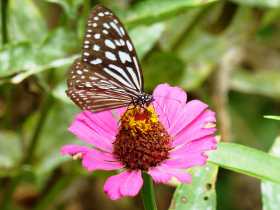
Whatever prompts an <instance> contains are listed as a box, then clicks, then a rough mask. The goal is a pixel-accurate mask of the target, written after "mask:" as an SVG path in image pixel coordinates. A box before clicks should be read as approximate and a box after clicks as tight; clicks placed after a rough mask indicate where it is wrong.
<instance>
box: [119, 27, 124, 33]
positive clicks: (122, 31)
mask: <svg viewBox="0 0 280 210" xmlns="http://www.w3.org/2000/svg"><path fill="white" fill-rule="evenodd" d="M119 28H120V31H121V34H122V35H125V32H124V29H123V27H121V26H120V27H119Z"/></svg>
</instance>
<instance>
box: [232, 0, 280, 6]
mask: <svg viewBox="0 0 280 210" xmlns="http://www.w3.org/2000/svg"><path fill="white" fill-rule="evenodd" d="M232 1H234V2H237V3H239V4H243V5H248V6H257V7H279V6H280V0H232Z"/></svg>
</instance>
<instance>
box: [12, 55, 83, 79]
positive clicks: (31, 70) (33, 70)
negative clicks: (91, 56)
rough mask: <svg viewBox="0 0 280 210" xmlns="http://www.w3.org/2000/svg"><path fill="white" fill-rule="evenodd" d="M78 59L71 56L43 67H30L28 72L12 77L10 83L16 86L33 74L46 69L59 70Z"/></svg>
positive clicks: (76, 56)
mask: <svg viewBox="0 0 280 210" xmlns="http://www.w3.org/2000/svg"><path fill="white" fill-rule="evenodd" d="M78 57H79V56H78V55H73V56H70V57H68V58H61V59H56V60H53V61H51V62H49V63H48V64H45V65H34V66H31V67H30V68H29V69H28V71H23V72H20V73H18V74H17V75H16V76H14V77H13V78H12V79H11V82H12V83H14V84H18V83H20V82H22V81H23V80H24V79H26V78H27V77H29V76H31V75H33V74H38V73H40V72H42V71H44V70H46V69H51V68H59V67H62V66H66V65H70V64H71V63H73V61H74V60H75V59H76V58H78Z"/></svg>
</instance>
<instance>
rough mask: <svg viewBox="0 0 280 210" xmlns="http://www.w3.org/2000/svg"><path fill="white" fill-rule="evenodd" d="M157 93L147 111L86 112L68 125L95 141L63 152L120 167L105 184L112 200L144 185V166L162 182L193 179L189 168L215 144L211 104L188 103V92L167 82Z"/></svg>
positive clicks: (90, 163) (97, 166) (103, 166)
mask: <svg viewBox="0 0 280 210" xmlns="http://www.w3.org/2000/svg"><path fill="white" fill-rule="evenodd" d="M153 97H154V99H155V101H154V102H153V106H150V107H148V108H147V110H145V111H143V109H142V110H141V111H139V109H136V108H134V109H132V110H129V109H128V111H126V109H125V108H120V109H115V110H110V111H104V112H98V113H92V112H90V111H83V112H81V113H80V114H78V116H77V117H76V119H75V120H74V122H73V123H72V125H71V126H70V127H69V130H70V131H71V132H72V133H74V134H75V135H76V136H77V137H78V138H80V139H81V140H82V141H83V142H85V143H86V144H89V145H91V146H90V147H86V146H79V145H66V146H64V147H63V148H62V149H61V152H62V154H63V155H66V154H67V155H72V156H73V157H79V158H81V159H82V164H83V166H84V167H85V168H86V169H87V170H88V171H95V170H108V171H109V170H118V171H119V174H117V175H114V176H111V177H109V178H108V179H107V181H106V183H105V185H104V191H105V193H106V194H107V195H108V196H109V197H110V198H111V199H112V200H116V199H119V198H121V197H124V196H135V195H137V194H138V192H139V191H140V189H141V187H142V185H143V179H142V176H141V172H142V171H145V172H146V173H148V174H149V175H151V177H152V178H153V180H154V181H155V182H157V183H167V182H169V181H170V180H171V178H176V179H177V180H178V181H180V182H182V183H190V182H191V176H190V174H188V173H187V172H186V170H185V169H187V168H190V167H193V166H198V165H200V166H201V165H204V164H205V163H206V160H207V156H206V155H205V152H206V151H208V150H213V149H215V148H216V144H217V143H216V140H215V137H214V134H215V131H216V128H215V121H216V119H215V113H214V112H212V111H211V110H209V109H208V106H207V105H206V104H204V103H202V102H201V101H198V100H192V101H189V102H187V103H186V101H187V96H186V93H185V92H184V91H183V90H182V89H180V88H178V87H171V86H169V85H168V84H161V85H158V86H157V87H156V89H155V90H154V93H153Z"/></svg>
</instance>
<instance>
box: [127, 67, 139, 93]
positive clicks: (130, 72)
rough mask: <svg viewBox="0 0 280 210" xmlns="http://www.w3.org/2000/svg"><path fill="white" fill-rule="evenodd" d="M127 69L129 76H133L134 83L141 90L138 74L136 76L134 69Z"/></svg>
mask: <svg viewBox="0 0 280 210" xmlns="http://www.w3.org/2000/svg"><path fill="white" fill-rule="evenodd" d="M126 69H127V71H128V72H129V74H130V75H131V77H132V79H133V81H134V83H135V84H136V86H137V88H138V90H140V84H139V81H138V79H137V76H136V74H135V72H134V70H133V68H131V67H129V66H127V67H126Z"/></svg>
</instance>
